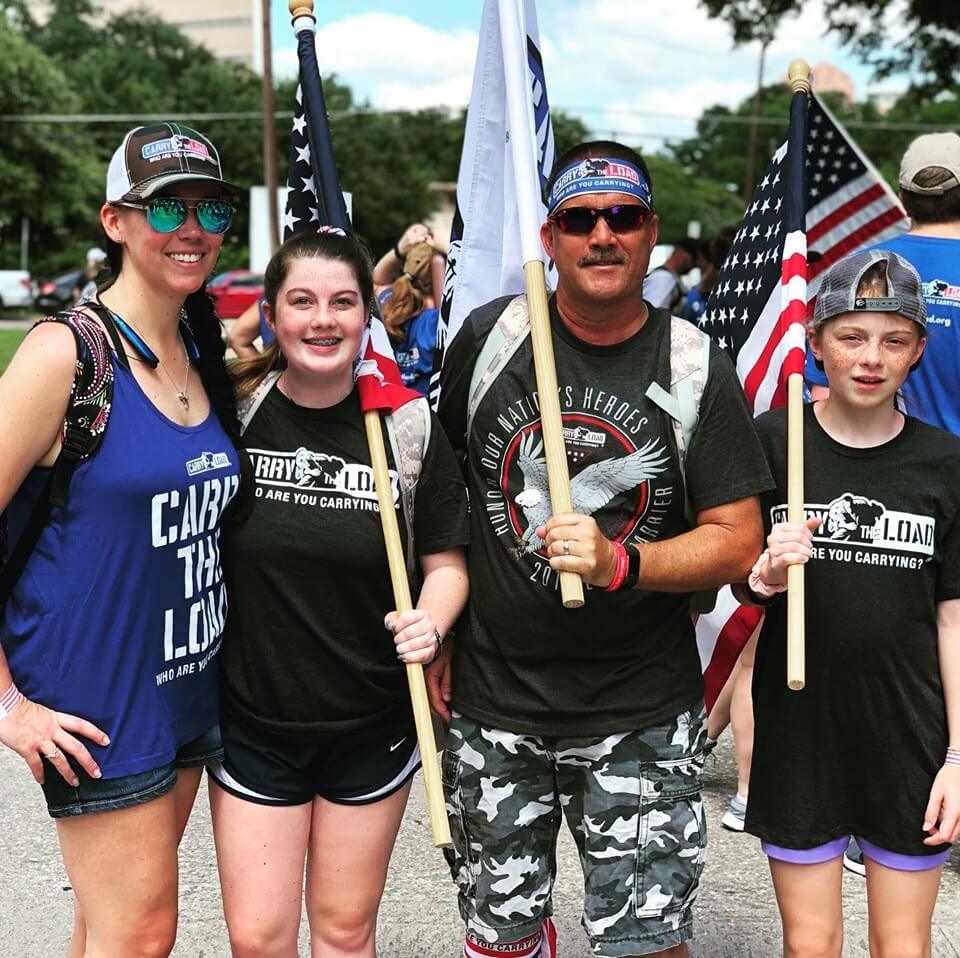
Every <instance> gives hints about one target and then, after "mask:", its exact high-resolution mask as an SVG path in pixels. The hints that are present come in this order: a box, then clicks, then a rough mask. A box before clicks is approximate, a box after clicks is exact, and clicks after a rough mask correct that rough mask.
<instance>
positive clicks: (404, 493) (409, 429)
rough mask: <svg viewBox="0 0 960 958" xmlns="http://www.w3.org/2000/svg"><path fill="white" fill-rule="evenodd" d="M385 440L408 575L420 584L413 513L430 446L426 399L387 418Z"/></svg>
mask: <svg viewBox="0 0 960 958" xmlns="http://www.w3.org/2000/svg"><path fill="white" fill-rule="evenodd" d="M386 424H387V438H388V439H389V441H390V449H391V451H392V452H393V461H394V462H395V463H396V465H397V472H398V474H399V480H400V506H401V512H402V513H403V519H404V523H405V525H406V527H407V575H408V576H409V578H410V582H411V588H413V583H415V582H419V579H420V566H419V563H418V562H417V550H416V545H415V543H414V510H415V505H416V494H417V483H418V482H419V481H420V475H421V473H422V471H423V459H424V456H425V455H426V452H427V447H428V446H429V445H430V431H431V427H432V425H433V421H432V419H431V418H430V404H429V402H427V400H426V399H425V398H422V399H414V400H413V401H411V402H408V403H404V405H402V406H401V407H400V408H399V409H397V410H396V411H395V412H393V413H391V414H390V415H388V416H387V417H386Z"/></svg>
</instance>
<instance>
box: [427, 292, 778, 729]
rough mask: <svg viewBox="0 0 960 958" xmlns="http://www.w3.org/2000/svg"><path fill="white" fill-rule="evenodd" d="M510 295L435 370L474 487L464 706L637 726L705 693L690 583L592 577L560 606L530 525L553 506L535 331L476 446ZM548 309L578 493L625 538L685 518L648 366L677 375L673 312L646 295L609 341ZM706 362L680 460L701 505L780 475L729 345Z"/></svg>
mask: <svg viewBox="0 0 960 958" xmlns="http://www.w3.org/2000/svg"><path fill="white" fill-rule="evenodd" d="M508 302H509V299H500V300H496V301H494V302H493V303H490V304H488V305H487V306H484V307H482V308H480V309H477V310H475V311H474V312H473V313H472V314H471V315H470V316H469V317H468V318H467V320H466V322H465V324H464V326H463V328H462V329H461V330H460V332H459V333H458V334H457V337H456V339H455V340H454V341H453V343H452V344H451V346H450V349H449V351H448V353H447V357H446V360H445V362H444V367H443V375H442V380H441V383H442V388H441V397H440V413H439V414H440V420H441V422H442V423H443V425H444V427H445V428H446V430H447V434H448V435H449V436H450V438H451V442H452V443H453V445H454V448H456V449H464V448H468V450H469V452H468V464H469V468H468V486H469V489H470V501H471V540H472V547H471V554H470V590H471V601H470V606H469V613H468V614H467V615H465V616H464V617H463V621H462V622H461V623H460V625H459V626H458V630H457V642H456V646H455V654H454V672H453V682H454V686H453V704H454V707H455V708H456V709H458V710H459V711H461V712H463V713H464V714H466V715H470V716H472V717H473V718H475V719H477V720H478V721H481V722H483V723H484V724H486V725H490V726H494V727H502V728H507V729H510V730H513V731H518V732H526V733H530V734H536V735H604V734H609V733H611V732H616V731H625V730H628V729H634V728H644V727H647V726H649V725H653V724H655V723H657V722H659V721H661V720H664V719H666V718H668V717H670V716H673V715H676V714H678V713H679V712H681V711H683V710H684V709H687V708H690V707H692V706H694V705H695V704H696V703H697V701H698V700H699V699H700V698H701V697H702V695H703V680H702V676H701V672H700V663H699V658H698V655H697V648H696V643H695V639H694V631H693V626H692V623H691V620H690V614H689V596H688V595H686V594H680V593H676V594H666V593H658V592H649V591H646V590H632V591H628V592H622V593H607V592H604V591H603V590H602V589H587V592H586V604H585V605H584V607H583V608H581V609H578V610H569V609H564V608H563V606H562V603H561V601H560V593H559V589H558V576H557V574H556V573H555V572H553V571H552V570H551V569H550V565H549V562H548V560H547V559H546V557H545V556H544V555H542V554H541V552H540V546H542V543H541V542H540V541H539V540H537V539H536V537H535V533H534V531H533V530H534V529H535V527H536V525H537V524H538V523H539V522H542V521H543V520H545V519H546V518H548V517H549V515H550V511H549V493H548V492H547V489H546V477H545V466H544V463H543V457H544V453H543V450H542V447H541V444H540V418H539V412H538V409H537V396H536V384H535V379H534V370H533V350H532V346H531V343H530V339H529V337H528V338H527V340H526V341H525V342H524V343H523V344H522V345H521V346H520V348H519V349H518V350H517V352H516V353H515V354H514V356H513V357H512V359H511V360H510V362H509V363H508V364H506V366H505V367H504V368H503V369H502V370H501V372H500V374H499V376H497V378H496V379H495V380H494V382H493V383H492V385H491V387H490V389H489V391H488V392H487V394H486V396H485V397H484V399H483V401H482V402H481V403H480V406H479V408H478V410H477V413H476V417H475V419H474V422H473V429H472V432H471V436H470V441H469V446H468V447H465V432H466V407H467V393H468V392H469V385H470V377H471V375H472V373H473V368H474V365H475V363H476V359H477V355H478V353H479V351H480V349H481V348H482V345H483V341H484V340H485V338H486V336H487V334H488V333H489V331H490V329H491V328H492V327H493V325H494V324H495V323H496V320H497V318H498V316H499V315H500V313H501V312H502V311H503V309H504V307H505V306H506V304H507V303H508ZM551 319H552V324H553V330H554V334H553V348H554V351H555V354H556V362H557V378H558V381H559V384H560V406H561V412H562V414H563V422H564V430H565V438H566V448H567V463H568V466H569V469H570V475H571V486H572V492H573V500H574V508H575V509H577V511H580V512H583V513H588V514H591V515H593V516H594V517H595V518H596V520H597V522H598V524H599V526H600V529H601V530H602V532H603V533H604V535H606V536H607V537H609V538H611V539H617V540H619V541H621V542H642V541H651V540H656V539H666V538H670V537H672V536H676V535H678V534H680V533H682V532H685V531H687V529H688V525H687V522H686V520H685V519H684V509H683V483H682V478H681V475H680V471H679V463H678V460H677V450H676V442H675V439H674V434H673V426H672V420H671V419H670V418H669V417H668V416H667V414H666V413H664V412H662V411H661V410H660V409H659V408H658V407H657V406H655V405H654V404H653V403H652V402H651V401H650V400H649V399H647V398H646V396H645V393H646V390H647V388H648V386H649V385H650V384H651V382H653V381H654V380H657V381H658V382H660V383H661V384H669V380H670V349H669V331H670V316H669V314H668V313H667V312H666V311H665V310H658V309H654V310H651V313H650V318H649V319H648V321H647V322H646V323H645V324H644V325H643V327H642V328H641V329H640V330H639V331H638V332H637V333H636V334H635V335H634V336H632V337H630V338H629V339H628V340H626V341H624V342H622V343H618V344H616V345H613V346H594V345H590V344H588V343H584V342H581V341H580V340H578V339H576V338H574V337H573V336H572V334H571V333H569V332H568V331H567V329H566V327H564V326H563V324H562V323H561V322H560V320H559V317H558V316H557V314H556V306H555V303H554V301H553V300H551ZM710 363H711V365H710V372H709V377H708V380H707V385H706V387H705V390H704V396H703V400H702V404H701V410H700V412H701V419H700V423H699V425H698V427H697V430H696V433H695V435H694V437H693V439H692V440H691V443H690V448H689V450H688V454H687V464H686V474H687V481H688V483H689V487H690V498H691V501H692V503H693V506H694V508H695V509H696V510H698V511H699V510H703V509H708V508H711V507H714V506H718V505H721V504H724V503H727V502H732V501H734V500H737V499H742V498H744V497H746V496H751V495H754V494H756V493H758V492H760V491H761V490H763V489H765V488H768V487H769V485H770V484H771V483H770V478H769V474H768V472H767V468H766V465H765V463H764V458H763V452H762V450H761V448H760V444H759V442H758V441H757V437H756V434H755V432H754V429H753V424H752V422H751V419H750V415H749V413H748V411H747V406H746V403H745V401H744V398H743V394H742V392H741V389H740V386H739V384H738V382H737V378H736V374H735V373H734V371H733V368H732V366H731V365H730V362H729V360H728V359H727V357H726V356H724V355H723V354H722V353H721V352H720V351H719V350H717V349H712V350H711V358H710ZM628 458H629V460H630V461H629V462H627V461H626V460H627V459H628ZM613 460H620V463H618V467H617V468H615V469H613V470H611V469H609V468H608V467H606V466H605V464H608V463H610V462H611V461H613Z"/></svg>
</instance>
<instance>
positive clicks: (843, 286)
mask: <svg viewBox="0 0 960 958" xmlns="http://www.w3.org/2000/svg"><path fill="white" fill-rule="evenodd" d="M879 262H884V263H886V269H885V272H886V279H887V295H886V296H885V297H883V298H882V299H871V298H867V297H863V296H857V287H858V286H859V285H860V280H861V279H862V278H863V274H864V273H865V272H866V271H867V270H868V269H869V268H870V267H871V266H873V264H874V263H879ZM856 312H862V313H899V314H900V315H901V316H905V317H906V318H907V319H912V320H913V321H914V322H915V323H919V324H920V326H922V327H924V328H926V325H927V304H926V303H925V302H924V299H923V284H922V283H921V281H920V274H919V273H918V272H917V271H916V269H915V268H914V267H913V264H912V263H909V262H907V260H905V259H904V258H903V257H902V256H898V255H897V254H896V253H894V252H892V251H891V250H886V249H871V250H861V251H860V252H858V253H851V254H850V255H849V256H844V257H843V259H841V260H837V262H836V263H834V264H833V266H831V267H830V269H828V270H827V272H826V273H825V274H824V276H823V281H822V282H821V283H820V290H819V292H818V293H817V305H816V306H815V307H814V310H813V328H814V329H819V328H820V327H821V326H822V325H823V324H824V323H825V322H826V321H827V320H828V319H833V317H834V316H842V315H843V314H844V313H856Z"/></svg>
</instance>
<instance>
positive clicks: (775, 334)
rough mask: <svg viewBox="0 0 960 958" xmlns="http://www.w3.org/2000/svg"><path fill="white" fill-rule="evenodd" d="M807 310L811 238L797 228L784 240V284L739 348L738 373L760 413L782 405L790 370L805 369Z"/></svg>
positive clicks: (772, 294)
mask: <svg viewBox="0 0 960 958" xmlns="http://www.w3.org/2000/svg"><path fill="white" fill-rule="evenodd" d="M806 311H807V240H806V237H805V236H804V234H803V231H802V230H797V231H795V232H793V233H789V234H788V235H787V238H786V240H785V241H784V245H783V261H782V266H781V272H780V285H779V286H775V287H774V288H773V291H772V292H771V293H770V298H769V299H768V300H767V303H766V305H765V306H764V308H763V312H762V313H761V314H760V318H759V319H758V320H757V322H756V323H755V324H754V326H753V330H752V332H751V333H750V336H749V338H748V339H747V341H746V342H745V343H744V344H743V346H742V347H741V349H740V352H739V353H738V354H737V376H738V377H739V378H740V382H741V383H742V384H743V391H744V393H745V394H746V397H747V402H748V403H749V405H750V408H751V410H753V414H754V415H755V416H756V415H759V414H760V413H762V412H766V410H768V409H775V408H776V407H777V406H782V405H783V404H784V403H785V402H786V398H787V397H786V391H785V389H786V385H785V384H786V375H787V374H788V373H789V372H802V371H803V357H804V350H805V343H806V332H805V328H804V326H805V322H806Z"/></svg>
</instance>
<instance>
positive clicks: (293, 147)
mask: <svg viewBox="0 0 960 958" xmlns="http://www.w3.org/2000/svg"><path fill="white" fill-rule="evenodd" d="M288 170H289V172H288V174H287V176H288V178H287V202H286V207H285V208H284V211H283V221H282V222H283V238H284V239H285V240H286V239H289V238H290V237H291V236H292V235H293V234H294V233H298V232H300V230H302V229H304V227H305V226H306V225H307V224H308V223H317V224H319V222H320V215H319V209H320V203H319V201H318V199H317V187H316V182H315V180H314V174H313V165H312V161H311V152H310V140H309V137H308V134H307V117H306V114H305V113H304V109H303V92H302V90H301V88H300V87H297V98H296V101H295V104H294V113H293V126H292V128H291V139H290V165H289V167H288Z"/></svg>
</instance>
